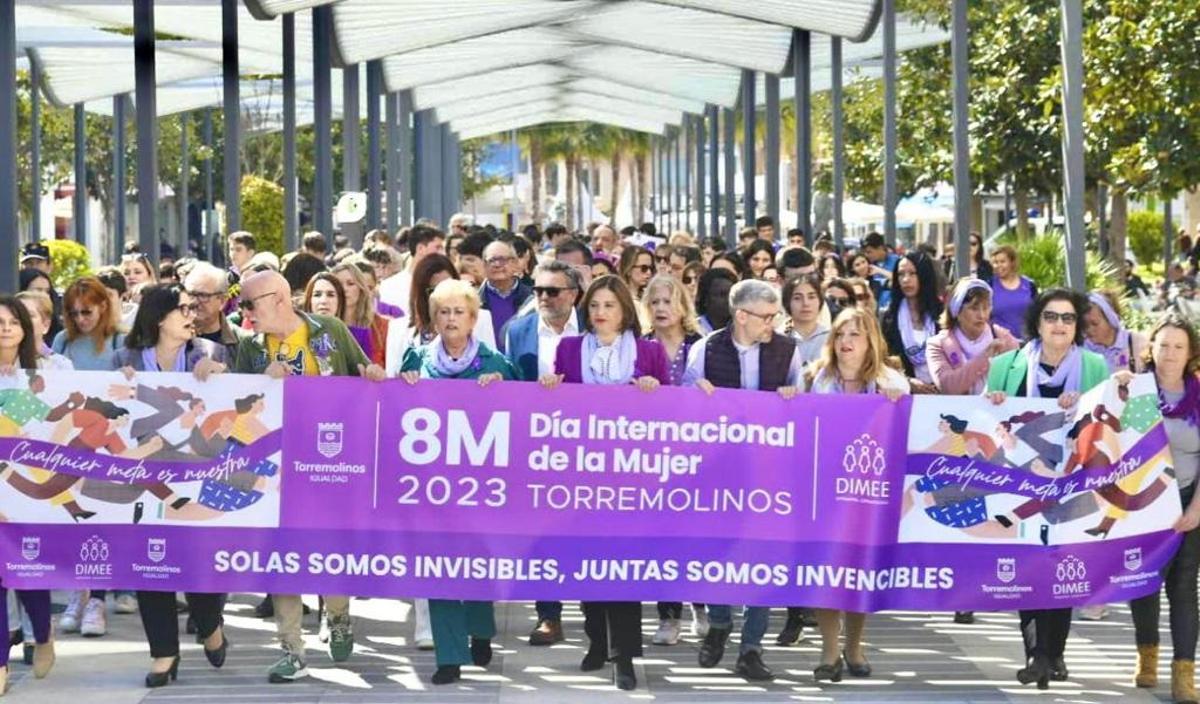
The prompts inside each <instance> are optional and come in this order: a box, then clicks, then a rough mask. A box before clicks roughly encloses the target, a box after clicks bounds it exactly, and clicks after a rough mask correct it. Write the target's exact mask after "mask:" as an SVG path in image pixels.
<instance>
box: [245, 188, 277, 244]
mask: <svg viewBox="0 0 1200 704" xmlns="http://www.w3.org/2000/svg"><path fill="white" fill-rule="evenodd" d="M242 229H243V230H245V231H246V232H249V233H251V234H253V235H254V243H255V245H256V246H257V249H258V251H260V252H274V253H275V254H278V255H282V254H283V186H280V185H278V184H276V183H272V182H271V181H268V180H266V179H265V178H260V177H258V176H252V175H248V176H244V177H242Z"/></svg>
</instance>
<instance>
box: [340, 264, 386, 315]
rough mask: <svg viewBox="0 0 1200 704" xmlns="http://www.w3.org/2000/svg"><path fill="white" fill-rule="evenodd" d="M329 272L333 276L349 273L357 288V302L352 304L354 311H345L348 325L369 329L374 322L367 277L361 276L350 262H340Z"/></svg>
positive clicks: (373, 307)
mask: <svg viewBox="0 0 1200 704" xmlns="http://www.w3.org/2000/svg"><path fill="white" fill-rule="evenodd" d="M330 271H331V273H332V274H333V275H334V276H337V275H338V274H340V273H342V272H343V271H345V272H347V273H349V274H350V278H352V279H354V284H355V285H356V286H358V301H357V302H356V303H355V304H354V310H349V309H347V310H346V317H348V318H350V324H351V325H357V326H358V327H363V328H369V327H371V325H372V324H373V323H374V322H375V299H374V298H373V297H372V296H371V284H369V283H367V277H366V276H364V275H363V273H362V270H361V269H359V268H358V267H357V266H356V265H354V264H352V263H350V262H342V263H341V264H338V265H337V266H335V267H333V269H331V270H330ZM343 288H345V287H343ZM343 294H344V292H343Z"/></svg>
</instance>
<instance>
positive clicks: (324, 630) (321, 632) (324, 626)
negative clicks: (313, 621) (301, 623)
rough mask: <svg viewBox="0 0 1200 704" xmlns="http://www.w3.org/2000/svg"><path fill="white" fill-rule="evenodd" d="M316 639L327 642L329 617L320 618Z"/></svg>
mask: <svg viewBox="0 0 1200 704" xmlns="http://www.w3.org/2000/svg"><path fill="white" fill-rule="evenodd" d="M317 640H319V641H321V642H322V643H328V642H329V619H327V618H323V619H321V627H320V629H318V630H317Z"/></svg>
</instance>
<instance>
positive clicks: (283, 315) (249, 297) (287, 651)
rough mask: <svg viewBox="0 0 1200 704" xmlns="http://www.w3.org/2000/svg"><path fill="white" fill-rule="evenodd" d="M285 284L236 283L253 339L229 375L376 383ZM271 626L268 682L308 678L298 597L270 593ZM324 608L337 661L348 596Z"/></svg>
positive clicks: (345, 645) (358, 356) (270, 275)
mask: <svg viewBox="0 0 1200 704" xmlns="http://www.w3.org/2000/svg"><path fill="white" fill-rule="evenodd" d="M290 293H291V292H290V288H289V286H288V283H287V280H286V279H284V278H283V276H282V275H280V274H278V273H276V272H274V271H264V272H261V273H258V274H254V275H253V276H251V277H249V278H248V279H246V280H245V281H244V282H243V284H242V299H241V301H240V302H239V303H238V306H239V307H240V308H241V309H242V314H243V315H244V316H245V317H246V318H248V319H249V321H250V324H251V326H253V328H254V332H255V335H254V336H253V337H249V338H246V339H244V340H242V341H241V342H240V343H239V344H238V351H237V357H236V358H235V360H234V364H233V371H234V372H235V373H242V374H267V375H268V376H270V377H273V378H276V379H281V378H284V377H286V376H290V375H299V376H314V375H318V374H319V375H321V376H364V377H367V378H368V379H371V380H372V381H380V380H382V379H383V378H384V377H385V376H386V373H385V372H384V370H383V368H382V367H380V366H379V365H377V364H372V363H371V361H370V360H369V359H367V356H366V355H365V354H364V353H363V351H362V349H361V348H360V347H359V346H358V343H356V342H355V341H354V338H353V337H351V335H350V331H349V330H348V329H347V328H346V326H345V324H344V323H342V322H341V321H340V320H336V319H334V318H329V317H325V316H319V315H307V314H303V313H300V312H299V311H297V310H296V309H295V308H293V307H292V303H291V296H290ZM271 599H272V601H273V602H274V606H275V628H276V630H277V631H278V633H279V640H280V643H281V644H282V645H283V650H284V654H283V657H281V658H280V659H279V661H278V662H276V663H275V664H274V665H272V666H271V668H270V670H269V671H268V672H267V676H268V679H269V680H270V681H271V682H272V683H284V682H291V681H294V680H297V679H300V678H302V677H307V676H308V669H307V668H306V666H305V662H304V640H303V639H302V638H301V636H300V619H301V617H302V616H303V613H304V606H303V604H302V602H301V600H300V597H299V595H293V594H286V595H285V594H272V595H271ZM325 607H326V608H327V609H328V610H329V616H328V625H329V656H330V657H331V658H332V659H333V660H334V662H343V661H345V660H346V659H347V658H349V657H350V653H351V652H352V651H353V650H354V630H353V627H352V624H351V622H350V598H349V597H346V596H327V597H325Z"/></svg>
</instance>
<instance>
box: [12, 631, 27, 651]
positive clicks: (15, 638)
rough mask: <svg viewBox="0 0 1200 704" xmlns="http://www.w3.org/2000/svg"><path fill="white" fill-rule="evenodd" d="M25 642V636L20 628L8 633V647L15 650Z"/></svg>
mask: <svg viewBox="0 0 1200 704" xmlns="http://www.w3.org/2000/svg"><path fill="white" fill-rule="evenodd" d="M23 642H25V635H24V634H23V633H21V629H20V628H18V629H17V630H15V631H9V632H8V647H10V648H15V647H17V646H18V645H20V644H21V643H23Z"/></svg>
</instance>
